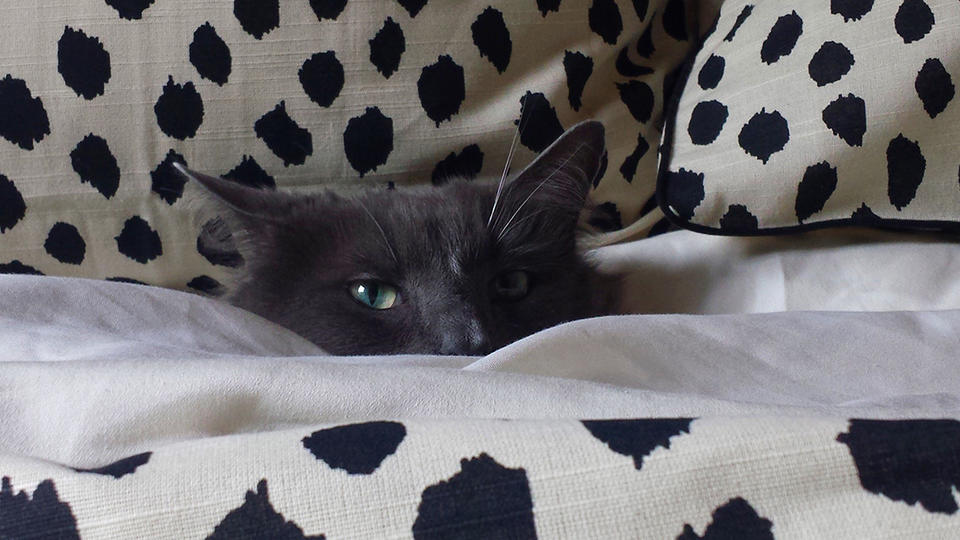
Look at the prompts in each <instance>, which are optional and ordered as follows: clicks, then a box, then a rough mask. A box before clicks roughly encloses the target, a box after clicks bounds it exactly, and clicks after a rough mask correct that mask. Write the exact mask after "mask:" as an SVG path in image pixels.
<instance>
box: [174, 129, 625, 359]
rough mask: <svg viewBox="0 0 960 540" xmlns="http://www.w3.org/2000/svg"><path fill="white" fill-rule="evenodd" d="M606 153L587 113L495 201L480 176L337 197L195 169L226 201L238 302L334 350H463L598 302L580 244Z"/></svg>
mask: <svg viewBox="0 0 960 540" xmlns="http://www.w3.org/2000/svg"><path fill="white" fill-rule="evenodd" d="M602 151H603V130H602V127H600V126H599V124H596V123H585V124H580V125H578V126H576V127H574V128H572V129H571V130H570V131H568V133H567V134H565V135H564V136H563V137H562V138H561V139H559V140H558V141H557V143H555V144H554V145H553V146H552V147H551V148H549V149H547V150H546V151H544V153H543V154H542V155H541V156H540V157H539V158H538V159H537V161H535V162H534V163H533V164H531V166H529V167H528V168H527V169H525V170H524V171H523V172H521V173H520V174H519V175H518V177H517V178H516V179H515V180H513V181H512V182H511V183H509V184H507V185H506V186H505V188H504V190H503V192H502V193H501V194H500V196H499V199H497V185H496V184H488V183H479V182H454V183H449V184H446V185H444V186H442V187H427V186H420V187H412V188H406V189H404V188H399V189H396V190H387V189H384V188H379V189H371V190H368V191H365V192H363V193H361V194H359V195H356V196H353V197H341V196H337V195H334V194H332V193H319V194H314V195H292V194H286V193H278V192H272V191H259V190H254V189H251V188H246V187H243V186H240V185H238V184H235V183H232V182H229V181H226V180H221V179H215V178H211V177H205V176H201V175H197V174H195V173H191V176H192V177H193V178H195V179H196V180H198V181H200V182H201V183H203V184H204V185H205V186H206V187H207V188H208V189H209V190H210V191H212V192H213V193H214V194H215V195H216V196H217V197H218V198H219V199H220V200H221V201H222V202H223V203H225V204H224V205H223V208H222V210H223V211H225V212H226V214H225V215H224V217H225V220H226V222H227V224H228V227H229V228H230V229H231V231H233V233H234V239H235V240H236V243H237V246H238V248H239V250H240V252H241V254H242V255H243V258H244V260H245V263H244V265H243V266H242V267H241V268H240V269H239V275H238V279H237V282H236V284H235V285H234V287H233V289H232V290H231V291H230V292H229V295H228V300H229V301H230V302H231V303H233V304H235V305H237V306H239V307H242V308H244V309H247V310H250V311H252V312H254V313H257V314H259V315H261V316H263V317H265V318H267V319H269V320H272V321H274V322H277V323H279V324H281V325H283V326H285V327H287V328H289V329H291V330H293V331H294V332H297V333H298V334H300V335H302V336H304V337H305V338H307V339H309V340H311V341H313V342H314V343H316V344H317V345H319V346H320V347H322V348H323V349H325V350H326V351H328V352H330V353H333V354H354V355H363V354H403V353H435V354H467V355H469V354H484V353H487V352H490V351H492V350H495V349H497V348H499V347H502V346H504V345H507V344H509V343H511V342H513V341H515V340H517V339H520V338H522V337H525V336H527V335H530V334H532V333H534V332H536V331H538V330H541V329H543V328H546V327H549V326H553V325H556V324H559V323H561V322H565V321H569V320H574V319H578V318H583V317H589V316H592V315H597V314H601V313H602V312H603V310H604V308H605V307H606V305H605V304H606V299H607V298H608V291H607V290H606V287H605V281H604V280H603V279H602V278H601V277H600V276H598V275H597V274H596V273H595V272H594V271H593V269H592V268H591V267H590V266H589V264H587V263H586V262H585V261H584V260H583V258H582V257H581V255H580V254H579V253H578V252H577V250H576V246H575V232H576V221H577V216H578V214H579V212H580V210H581V208H582V207H583V204H584V200H585V197H586V192H587V190H588V189H589V186H590V183H591V181H592V180H593V178H594V176H595V174H596V173H597V168H598V167H599V161H600V155H601V153H602ZM495 199H497V203H496V209H494V201H495ZM491 216H492V217H491Z"/></svg>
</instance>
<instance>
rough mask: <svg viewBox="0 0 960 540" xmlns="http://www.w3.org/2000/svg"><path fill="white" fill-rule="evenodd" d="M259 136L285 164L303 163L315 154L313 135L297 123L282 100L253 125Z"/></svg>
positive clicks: (285, 165)
mask: <svg viewBox="0 0 960 540" xmlns="http://www.w3.org/2000/svg"><path fill="white" fill-rule="evenodd" d="M253 129H254V131H256V133H257V137H258V138H260V139H263V142H265V143H266V144H267V148H269V149H270V151H272V152H273V153H274V154H275V155H276V156H277V157H278V158H280V159H281V160H283V166H284V167H287V166H289V165H290V164H291V163H293V164H294V165H303V163H304V162H305V161H306V160H307V156H309V155H312V154H313V136H312V135H310V132H309V131H307V130H306V129H304V128H302V127H300V126H298V125H297V123H296V122H294V121H293V119H292V118H290V115H288V114H287V105H286V103H285V102H283V101H281V102H280V103H279V104H278V105H277V106H276V107H274V109H273V110H272V111H270V112H268V113H267V114H265V115H263V116H261V117H260V119H259V120H257V121H256V123H255V124H254V125H253Z"/></svg>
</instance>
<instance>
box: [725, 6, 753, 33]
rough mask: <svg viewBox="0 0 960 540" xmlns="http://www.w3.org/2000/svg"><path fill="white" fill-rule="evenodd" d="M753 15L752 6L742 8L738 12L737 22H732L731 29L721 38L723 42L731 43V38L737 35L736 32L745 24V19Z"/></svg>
mask: <svg viewBox="0 0 960 540" xmlns="http://www.w3.org/2000/svg"><path fill="white" fill-rule="evenodd" d="M751 13H753V5H752V4H747V5H745V6H743V9H741V10H740V13H739V14H738V15H737V20H736V21H734V23H733V27H732V28H731V29H730V31H729V32H727V35H726V36H724V37H723V40H724V41H733V38H734V37H735V36H736V35H737V30H739V29H740V27H741V26H743V23H745V22H747V19H748V18H749V17H750V14H751Z"/></svg>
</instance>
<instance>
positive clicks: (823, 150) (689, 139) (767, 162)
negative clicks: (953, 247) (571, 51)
mask: <svg viewBox="0 0 960 540" xmlns="http://www.w3.org/2000/svg"><path fill="white" fill-rule="evenodd" d="M738 21H742V23H741V24H739V25H738ZM734 28H736V30H735V31H734ZM957 36H960V4H958V3H957V2H955V1H952V0H923V1H921V0H910V1H895V2H821V1H802V2H791V3H782V2H749V1H746V0H736V1H728V2H725V3H724V4H723V9H722V13H721V16H720V18H719V21H718V24H717V27H716V30H715V32H714V33H713V34H712V35H711V36H710V37H709V38H707V39H706V41H705V43H704V45H703V48H702V50H701V51H700V52H699V53H698V54H697V56H696V60H695V61H694V62H693V65H692V69H691V71H690V76H689V79H688V80H687V82H686V84H685V86H684V87H683V94H682V98H681V100H680V103H679V110H678V113H677V117H676V119H675V122H674V124H673V136H672V140H671V141H668V142H667V145H668V146H670V148H671V158H670V161H669V163H668V165H667V167H668V169H669V172H670V174H668V175H667V176H666V178H665V179H664V184H663V186H662V187H663V188H664V189H663V192H662V193H661V196H662V197H663V198H664V199H665V203H666V205H667V207H668V209H669V207H671V206H672V207H673V209H672V210H671V211H670V212H669V213H671V214H674V215H675V216H677V221H678V222H688V223H689V224H691V225H693V226H694V227H703V228H706V229H708V230H712V231H719V232H721V233H730V234H740V233H750V232H755V231H756V230H757V229H759V230H760V231H764V230H767V231H770V230H773V229H780V228H786V227H798V226H801V225H803V226H808V225H816V224H825V223H827V222H835V223H838V224H839V223H849V222H850V221H851V218H852V217H853V220H854V221H858V222H859V223H861V224H866V225H876V224H879V223H880V222H881V220H885V221H884V224H886V225H892V226H904V227H921V228H922V227H924V226H925V225H924V224H923V223H909V221H911V220H912V221H921V222H923V221H938V222H945V223H946V224H947V226H950V224H952V226H953V227H954V228H956V227H957V222H958V221H960V189H958V183H957V182H958V174H960V173H958V170H960V143H958V141H960V96H958V95H957V94H960V39H958V37H957ZM768 115H779V117H780V119H779V120H777V121H775V122H774V121H770V122H767V123H758V124H757V125H756V129H754V130H752V131H751V130H750V129H749V128H748V127H747V126H748V124H750V122H751V121H752V119H757V118H759V117H765V118H767V119H769V118H771V117H770V116H768ZM780 120H782V122H780ZM781 126H784V127H786V129H787V130H788V131H789V135H788V140H787V138H785V137H784V134H783V133H781ZM764 145H769V146H770V148H769V149H766V150H764V149H763V148H762V147H763V146H764ZM750 147H752V148H753V153H751V150H749V148H750ZM817 167H819V169H817ZM811 169H813V170H811ZM831 169H832V170H833V172H829V171H830V170H831ZM697 175H702V177H701V178H699V179H698V177H697ZM831 176H832V178H831ZM864 205H865V207H866V208H863V207H864ZM855 212H858V213H857V216H853V214H854V213H855ZM725 218H726V219H725ZM698 230H703V229H698Z"/></svg>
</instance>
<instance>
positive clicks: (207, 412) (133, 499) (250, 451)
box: [0, 231, 960, 540]
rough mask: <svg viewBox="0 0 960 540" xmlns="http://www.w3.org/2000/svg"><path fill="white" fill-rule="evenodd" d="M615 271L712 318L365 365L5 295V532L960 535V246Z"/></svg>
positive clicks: (0, 293) (192, 324)
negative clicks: (482, 353)
mask: <svg viewBox="0 0 960 540" xmlns="http://www.w3.org/2000/svg"><path fill="white" fill-rule="evenodd" d="M599 256H600V257H601V260H602V261H603V264H604V265H605V266H606V267H607V268H609V269H619V270H620V271H628V272H629V274H630V277H629V278H628V280H627V281H628V285H627V289H626V290H625V293H624V296H623V304H624V306H625V307H626V308H628V309H633V310H647V311H651V312H662V313H670V312H686V313H687V314H652V315H624V316H616V317H606V318H598V319H593V320H585V321H578V322H574V323H570V324H566V325H562V326H559V327H556V328H552V329H549V330H546V331H544V332H541V333H539V334H537V335H534V336H531V337H529V338H527V339H525V340H522V341H519V342H517V343H514V344H513V345H510V346H508V347H506V348H504V349H502V350H500V351H497V352H495V353H493V354H491V355H489V356H487V357H484V358H466V357H464V358H455V357H447V358H444V357H423V356H406V357H376V358H373V357H370V358H337V357H330V356H325V355H323V354H322V352H321V351H320V350H318V349H317V348H316V347H315V346H313V345H312V344H310V343H308V342H306V341H304V340H303V339H301V338H299V337H298V336H296V335H294V334H292V333H290V332H288V331H286V330H284V329H282V328H278V327H276V326H274V325H272V324H270V323H268V322H266V321H263V320H261V319H259V318H257V317H255V316H252V315H250V314H247V313H244V312H241V311H239V310H236V309H234V308H232V307H230V306H226V305H224V304H221V303H219V302H217V301H214V300H210V299H206V298H201V297H198V296H194V295H190V294H186V293H181V292H176V291H169V290H162V289H157V288H153V287H145V286H138V285H130V284H122V283H110V282H97V281H89V280H79V279H63V278H51V277H34V276H0V300H2V302H0V480H2V485H0V536H4V535H7V536H6V537H24V536H29V537H38V538H46V537H57V538H76V537H78V536H79V537H82V538H85V539H89V538H110V539H113V538H134V537H135V538H176V539H181V538H204V537H211V538H231V539H233V538H279V537H283V538H320V537H321V536H319V535H321V534H325V535H327V536H326V537H327V538H331V539H333V538H387V537H394V538H409V537H410V536H411V535H412V536H414V537H417V538H432V537H445V536H447V535H453V536H457V535H465V537H471V538H473V537H475V538H500V537H515V538H528V537H533V536H534V535H536V536H537V537H540V538H591V537H592V538H684V539H693V538H699V537H701V536H702V537H705V538H709V537H713V535H714V534H722V532H723V531H724V530H726V531H727V532H728V533H730V534H733V535H734V536H737V537H750V538H770V537H771V536H770V535H773V537H775V538H778V539H781V540H782V539H784V538H849V539H858V540H859V539H862V538H873V537H881V536H883V537H909V538H948V537H956V536H957V535H958V534H960V532H958V531H960V522H958V521H957V520H958V519H960V507H958V504H957V498H956V496H955V494H956V493H957V490H958V489H960V462H958V461H957V455H960V422H957V421H954V420H928V419H930V418H934V419H936V418H960V370H958V369H957V351H958V350H960V337H958V336H960V285H958V284H957V280H956V279H955V276H957V275H958V270H960V268H958V265H960V257H958V256H957V249H956V246H955V245H954V244H953V243H952V242H951V241H950V239H944V238H941V239H934V238H925V237H920V236H907V235H889V234H880V233H863V232H858V231H845V232H833V233H819V234H814V235H807V236H804V237H792V238H789V239H777V238H758V239H737V238H714V237H708V236H700V235H693V234H690V233H686V232H678V233H672V234H669V235H664V236H661V237H658V238H654V239H650V240H643V241H639V242H635V243H633V244H629V245H624V246H617V247H613V248H607V249H604V250H602V251H601V252H600V253H599ZM795 310H819V311H795ZM760 312H772V313H760ZM710 313H712V315H710ZM716 313H725V314H716ZM868 417H872V418H885V419H902V420H899V421H889V420H887V421H881V422H872V421H864V420H850V418H868ZM618 418H627V419H639V420H626V421H619V420H610V421H591V422H583V423H581V422H579V421H578V419H618ZM643 418H655V419H653V420H643ZM503 419H514V420H513V421H503ZM906 419H918V420H906ZM377 420H390V421H387V422H383V421H377ZM748 533H749V534H748ZM308 535H309V536H308Z"/></svg>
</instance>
